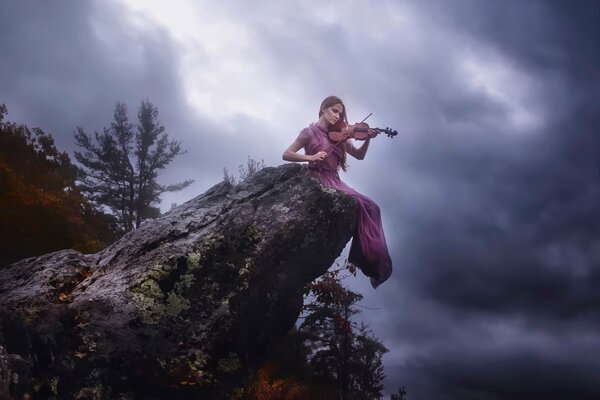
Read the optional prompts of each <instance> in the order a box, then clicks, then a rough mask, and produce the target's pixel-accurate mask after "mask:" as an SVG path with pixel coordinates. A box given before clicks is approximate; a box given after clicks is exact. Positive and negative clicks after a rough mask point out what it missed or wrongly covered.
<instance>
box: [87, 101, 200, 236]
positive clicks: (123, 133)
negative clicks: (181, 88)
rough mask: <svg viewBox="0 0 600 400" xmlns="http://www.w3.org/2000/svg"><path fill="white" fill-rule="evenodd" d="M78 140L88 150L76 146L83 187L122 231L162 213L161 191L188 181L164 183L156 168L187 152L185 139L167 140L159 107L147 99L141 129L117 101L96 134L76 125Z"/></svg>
mask: <svg viewBox="0 0 600 400" xmlns="http://www.w3.org/2000/svg"><path fill="white" fill-rule="evenodd" d="M75 141H76V143H77V145H78V146H79V147H81V148H82V149H83V150H84V152H83V153H80V152H75V158H76V159H77V161H79V163H80V164H81V165H82V166H83V168H82V169H81V171H82V176H83V178H82V180H81V188H82V189H83V190H84V191H85V192H86V193H87V194H88V196H89V197H90V198H91V199H92V200H93V201H94V202H95V203H97V204H99V205H103V206H106V207H108V208H109V209H110V210H111V212H112V213H113V215H114V216H115V217H116V218H117V220H118V223H119V227H120V229H121V231H122V233H125V232H128V231H130V230H132V229H134V228H139V227H140V225H141V223H142V221H144V220H145V219H147V218H154V217H157V216H158V215H159V214H160V210H159V208H158V207H157V205H158V203H159V202H160V195H161V194H162V193H164V192H173V191H178V190H181V189H183V188H185V187H187V186H189V185H190V184H191V183H192V182H193V181H192V180H186V181H183V182H180V183H177V184H174V185H167V186H164V185H160V184H159V183H158V182H157V178H158V174H159V172H160V171H161V170H163V169H165V168H166V167H167V165H168V164H170V163H171V161H173V159H174V158H175V157H176V156H178V155H180V154H183V153H184V151H182V150H181V143H180V142H178V141H176V140H169V136H168V134H167V133H165V128H164V127H163V126H162V125H160V122H159V120H158V110H157V108H156V107H155V106H154V105H153V104H152V103H151V102H150V101H149V100H143V101H142V102H141V105H140V107H139V109H138V125H137V132H135V133H134V126H133V124H131V123H130V122H129V118H128V116H127V107H126V106H125V104H123V103H121V102H117V104H116V106H115V111H114V121H113V122H112V123H111V125H110V128H104V131H103V133H102V134H99V133H98V132H95V133H94V137H93V138H92V137H91V136H90V135H88V134H86V133H85V132H84V130H83V129H82V128H80V127H77V132H76V133H75Z"/></svg>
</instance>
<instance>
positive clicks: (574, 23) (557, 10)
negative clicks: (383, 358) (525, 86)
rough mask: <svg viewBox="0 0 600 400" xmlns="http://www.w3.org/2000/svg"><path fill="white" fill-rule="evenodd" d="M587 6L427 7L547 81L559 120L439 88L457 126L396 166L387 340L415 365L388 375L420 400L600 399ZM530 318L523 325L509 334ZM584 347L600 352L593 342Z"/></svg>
mask: <svg viewBox="0 0 600 400" xmlns="http://www.w3.org/2000/svg"><path fill="white" fill-rule="evenodd" d="M421 4H423V3H421ZM571 6H572V4H569V5H566V3H564V2H541V1H540V2H511V3H489V2H474V1H473V2H467V1H460V2H451V3H447V2H429V3H424V6H423V7H424V9H425V12H426V13H429V14H430V15H436V18H437V20H438V21H439V22H440V24H443V26H444V28H445V29H448V30H449V31H452V32H454V33H456V32H459V33H460V35H464V37H467V38H473V39H476V40H477V42H478V43H479V45H480V46H485V47H487V48H488V49H492V50H493V51H495V52H498V53H499V54H501V55H502V57H503V58H504V59H505V60H509V61H510V62H511V63H513V65H516V66H517V67H518V69H519V70H521V71H524V72H525V73H526V74H527V75H528V76H531V77H533V78H534V79H536V80H537V81H538V82H540V83H541V85H539V86H536V90H537V91H538V93H539V94H541V96H539V102H540V105H541V106H542V108H543V109H544V110H548V112H547V113H545V115H544V123H543V124H542V126H541V127H537V128H532V129H530V131H529V132H519V131H518V130H515V128H514V127H511V126H510V124H508V123H507V118H506V113H505V112H503V107H502V105H500V104H494V102H490V101H489V99H486V98H485V96H481V95H480V98H479V99H478V98H477V96H475V97H473V94H472V93H469V92H468V90H466V89H465V88H463V89H461V88H460V85H459V84H456V82H455V83H454V84H453V83H452V82H448V83H446V84H444V83H443V82H441V81H437V82H436V83H434V84H431V85H429V86H430V87H431V88H432V89H433V92H435V93H437V94H438V95H437V96H436V95H434V94H432V95H430V96H429V97H428V98H429V100H430V103H429V104H431V106H432V107H435V108H436V109H437V110H440V114H441V115H442V116H443V118H442V120H441V121H440V120H436V119H432V120H430V122H429V123H427V124H425V126H423V127H422V131H421V132H423V133H427V139H426V140H425V139H421V138H411V139H410V140H405V141H404V142H403V145H404V146H405V148H404V149H403V150H401V151H400V154H399V157H398V159H399V160H398V161H396V164H397V165H398V167H399V169H404V170H405V171H404V172H403V173H402V175H400V177H401V178H400V179H402V177H404V178H405V181H404V182H401V183H399V184H398V188H397V189H396V190H392V191H391V193H390V189H389V188H388V189H387V192H388V196H392V195H394V196H395V197H396V207H395V208H394V210H395V211H394V214H395V215H393V216H391V218H392V219H393V222H392V223H391V224H390V225H392V226H394V227H397V228H396V229H398V230H399V231H400V232H401V234H399V235H398V237H400V238H401V242H400V244H399V245H398V246H397V250H396V251H397V252H396V254H395V257H394V260H396V261H397V270H396V274H397V275H396V276H397V281H396V282H394V283H393V286H394V287H392V288H390V291H389V292H388V293H386V295H385V296H386V298H387V303H388V304H396V306H397V308H396V310H395V311H390V310H386V312H387V313H388V315H387V320H388V321H389V322H388V325H387V327H386V328H383V330H381V331H380V332H384V335H385V336H386V337H387V338H389V341H388V343H393V344H395V345H396V346H397V349H396V351H397V352H399V353H398V354H402V353H407V352H408V354H412V356H404V357H403V358H402V361H396V362H395V364H396V365H398V366H397V367H396V368H388V371H387V372H388V377H389V378H388V381H387V387H389V388H391V390H393V388H394V387H396V386H399V385H406V386H407V387H408V391H409V396H410V394H411V389H412V394H413V396H411V398H413V399H428V398H436V399H530V398H551V399H554V398H556V399H559V398H578V399H579V398H581V399H588V398H589V399H591V398H596V397H597V396H598V394H599V393H600V386H598V384H597V379H595V376H597V375H598V373H600V365H599V364H598V362H597V360H596V359H594V358H593V357H591V356H590V354H592V353H593V352H594V349H595V348H596V345H597V343H598V341H599V340H600V335H599V334H598V326H599V325H598V322H600V319H599V318H598V317H599V313H598V307H599V306H600V295H598V292H597V287H598V284H599V283H600V279H599V278H600V239H599V238H600V214H598V212H597V204H599V203H600V176H599V172H600V169H599V168H598V166H599V165H600V154H599V153H598V151H597V149H598V148H600V137H598V135H597V134H596V133H597V132H596V131H597V129H598V127H599V126H600V116H599V115H598V112H597V107H596V104H598V102H597V100H598V96H599V93H600V90H599V89H600V86H599V83H598V82H599V80H598V71H599V69H598V67H597V66H598V65H600V64H599V61H600V60H599V57H600V52H598V51H597V49H598V48H600V34H599V33H600V31H599V29H600V28H599V25H598V24H597V21H598V20H599V17H600V14H599V12H600V11H599V10H600V7H599V6H598V5H597V4H596V3H593V2H580V3H577V4H576V5H573V6H572V7H571ZM430 7H431V8H430ZM441 56H443V53H442V54H441ZM482 56H483V55H482ZM438 68H440V69H441V70H442V74H443V73H444V72H443V70H444V68H443V66H438ZM424 79H426V80H427V79H428V75H426V76H425V77H424ZM435 80H436V78H435V77H434V78H432V81H434V82H435ZM430 82H431V81H430ZM448 88H451V90H448ZM451 92H454V93H455V96H454V98H450V97H446V96H439V94H440V93H451ZM425 99H427V96H425V97H424V98H423V99H421V100H425ZM479 101H481V103H479ZM478 103H479V104H478ZM528 106H529V105H528ZM531 106H536V105H535V104H531ZM486 115H487V117H486ZM448 122H450V123H448ZM497 123H498V125H496V124H497ZM432 142H433V143H432ZM402 157H404V158H403V161H400V159H401V158H402ZM415 182H416V183H415ZM403 183H404V184H403ZM385 186H386V185H385V184H382V187H381V188H380V189H377V190H381V193H382V194H381V195H382V196H383V192H384V190H385V189H384V187H385ZM374 187H377V186H374ZM422 193H425V194H426V195H422ZM399 291H401V292H403V294H398V292H399ZM514 320H519V321H521V324H519V325H517V326H515V327H514V331H513V332H512V335H507V334H503V330H502V329H501V328H500V327H501V326H502V325H510V324H511V323H512V322H511V321H514ZM491 321H493V322H491ZM482 331H484V332H485V331H487V332H488V335H487V336H486V335H482V334H481V332H482ZM500 338H502V339H500ZM583 338H586V339H585V340H589V341H591V342H592V344H593V345H592V344H588V345H581V346H580V345H579V344H578V343H579V342H580V341H581V340H583V341H585V340H584V339H583ZM497 340H503V341H504V345H502V346H499V345H496V341H497ZM482 343H483V344H482ZM391 347H392V350H394V346H393V345H392V346H391ZM407 348H408V349H409V350H406V349H407Z"/></svg>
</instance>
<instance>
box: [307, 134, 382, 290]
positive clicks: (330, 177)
mask: <svg viewBox="0 0 600 400" xmlns="http://www.w3.org/2000/svg"><path fill="white" fill-rule="evenodd" d="M297 140H298V142H299V143H301V144H302V145H303V146H304V151H305V153H306V154H307V155H313V154H316V153H318V152H319V151H325V152H326V153H327V157H326V158H325V159H324V160H323V161H320V162H309V163H308V170H309V173H310V175H311V176H312V177H313V178H316V179H317V180H318V181H319V182H320V183H321V184H322V185H324V186H327V187H330V188H333V189H336V190H340V191H342V192H344V193H346V194H348V195H349V196H352V197H353V198H354V199H356V200H357V202H358V215H357V224H356V231H355V232H354V237H353V239H352V245H351V247H350V255H349V256H348V261H349V262H351V263H352V264H354V265H356V266H357V267H359V268H360V270H361V271H362V272H363V273H364V274H365V275H367V276H369V277H370V278H371V284H372V285H373V287H374V288H376V287H377V286H379V285H381V284H382V283H383V282H385V281H386V280H387V279H388V278H389V277H390V275H391V274H392V259H391V258H390V254H389V252H388V249H387V244H386V241H385V235H384V233H383V226H382V225H381V213H380V211H379V206H377V204H375V202H373V200H371V199H370V198H368V197H367V196H364V195H362V194H360V193H358V192H357V191H356V190H354V189H352V188H351V187H349V186H348V185H346V184H345V183H344V182H342V180H341V179H340V176H339V174H338V170H339V165H340V159H341V157H342V151H341V150H340V149H339V148H338V146H336V144H335V142H332V141H331V140H330V139H329V137H328V135H327V131H326V130H325V129H324V128H322V127H321V126H320V125H319V124H316V123H313V124H310V126H308V127H307V128H304V129H303V130H302V131H301V132H300V134H299V135H298V138H297Z"/></svg>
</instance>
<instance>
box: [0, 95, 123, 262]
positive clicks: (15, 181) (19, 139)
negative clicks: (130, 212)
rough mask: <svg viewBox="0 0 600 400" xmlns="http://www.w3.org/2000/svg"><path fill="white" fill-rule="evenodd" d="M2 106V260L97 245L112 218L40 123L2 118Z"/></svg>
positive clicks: (110, 233) (107, 235) (1, 110)
mask: <svg viewBox="0 0 600 400" xmlns="http://www.w3.org/2000/svg"><path fill="white" fill-rule="evenodd" d="M6 114H7V109H6V106H5V105H1V106H0V182H1V184H0V264H2V265H3V264H6V263H10V262H13V261H16V260H19V259H21V258H24V257H31V256H36V255H40V254H44V253H48V252H50V251H54V250H60V249H65V248H73V249H76V250H79V251H83V252H94V251H98V250H100V249H101V248H103V247H104V246H106V245H108V244H110V243H111V242H112V241H113V240H114V239H115V238H116V235H115V231H114V230H113V229H112V225H111V224H112V222H113V221H112V220H111V218H110V216H107V215H105V214H103V213H102V212H100V211H99V210H97V209H95V208H94V207H93V205H92V204H91V203H89V202H88V201H87V200H86V198H85V197H84V196H83V195H82V193H81V192H80V191H79V189H78V188H77V186H76V180H77V168H76V167H75V166H74V165H73V164H72V163H71V160H70V158H69V155H68V154H67V153H66V152H60V151H58V150H57V148H56V146H55V144H54V139H53V138H52V135H50V134H48V133H45V132H44V131H42V130H41V129H39V128H35V129H30V128H28V127H27V126H25V125H18V124H15V123H12V122H5V121H4V118H5V116H6Z"/></svg>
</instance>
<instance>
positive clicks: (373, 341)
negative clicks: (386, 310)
mask: <svg viewBox="0 0 600 400" xmlns="http://www.w3.org/2000/svg"><path fill="white" fill-rule="evenodd" d="M338 272H339V271H333V272H328V273H326V274H325V275H324V276H323V277H321V278H320V279H319V280H317V281H316V282H314V283H313V284H311V286H310V288H309V290H310V293H311V295H312V296H313V301H312V302H310V303H308V304H307V305H306V306H305V309H306V316H305V319H304V321H303V322H302V324H301V325H300V328H299V329H300V331H302V332H304V333H305V334H306V335H307V336H306V337H307V340H306V343H307V344H308V345H309V346H310V349H311V354H310V355H309V364H310V365H311V366H312V368H313V369H314V373H315V374H316V375H317V376H321V377H322V378H324V379H325V378H327V377H329V378H330V379H332V381H333V382H332V383H333V384H334V386H335V387H336V389H337V393H338V398H339V399H342V400H349V399H356V400H358V399H365V400H366V399H380V398H381V396H382V393H381V392H382V390H383V384H382V382H383V378H384V377H385V375H384V373H383V363H382V357H383V354H385V353H386V352H387V351H388V350H387V349H386V348H385V346H384V345H383V344H382V343H381V341H379V340H378V339H377V338H376V337H375V336H374V335H373V334H372V332H370V331H369V329H368V327H367V326H366V325H365V324H364V323H361V324H360V325H359V324H357V323H356V322H355V321H354V320H353V317H354V316H355V315H356V314H358V313H359V312H360V311H359V310H358V309H357V308H356V304H357V303H358V302H359V301H360V300H361V299H362V295H360V294H358V293H355V292H353V291H351V290H349V289H347V288H345V287H344V286H343V285H342V284H341V281H340V278H339V276H338Z"/></svg>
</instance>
